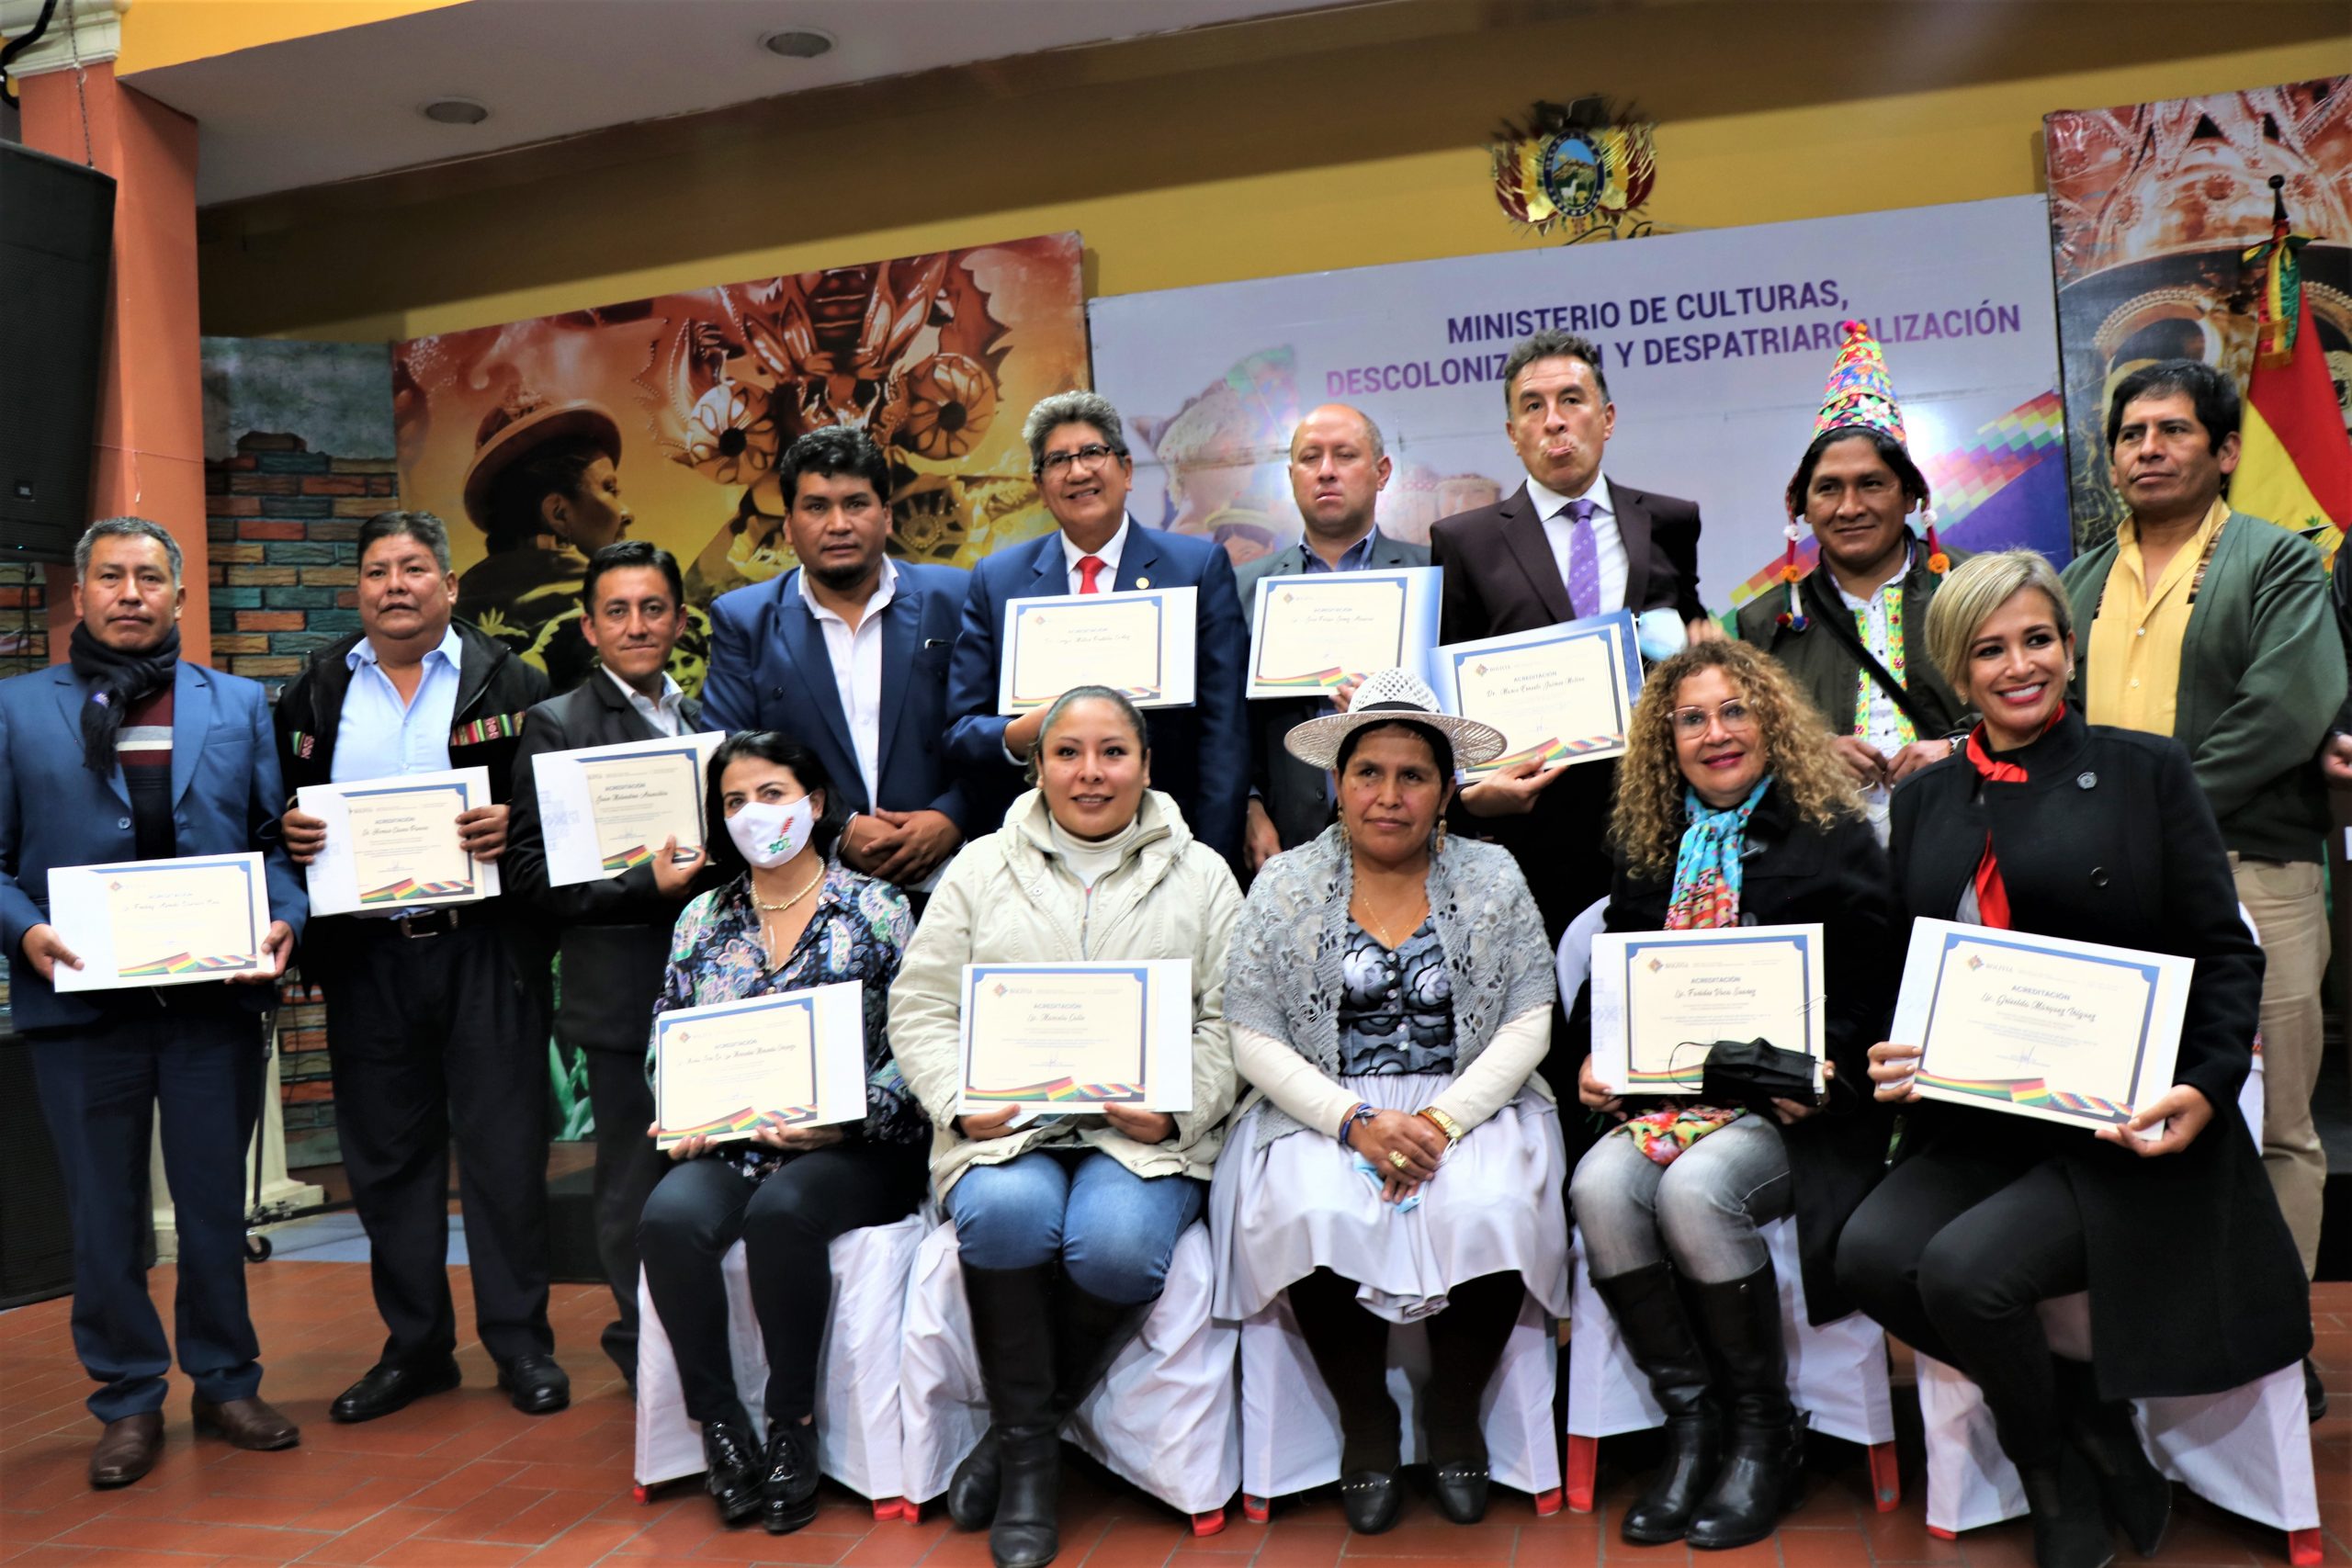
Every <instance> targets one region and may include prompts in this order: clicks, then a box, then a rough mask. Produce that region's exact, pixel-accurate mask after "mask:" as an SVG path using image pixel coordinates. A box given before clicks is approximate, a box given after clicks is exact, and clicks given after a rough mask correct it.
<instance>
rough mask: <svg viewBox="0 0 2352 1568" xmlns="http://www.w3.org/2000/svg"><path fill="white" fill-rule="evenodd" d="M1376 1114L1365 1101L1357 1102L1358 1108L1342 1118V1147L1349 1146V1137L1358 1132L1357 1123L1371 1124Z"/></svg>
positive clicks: (1340, 1137)
mask: <svg viewBox="0 0 2352 1568" xmlns="http://www.w3.org/2000/svg"><path fill="white" fill-rule="evenodd" d="M1375 1114H1377V1113H1376V1112H1375V1111H1374V1110H1373V1109H1372V1107H1371V1106H1369V1105H1366V1104H1365V1103H1364V1102H1363V1100H1358V1101H1356V1108H1355V1109H1354V1110H1353V1111H1349V1112H1348V1113H1347V1114H1346V1115H1345V1116H1342V1117H1341V1118H1340V1132H1339V1139H1340V1147H1342V1148H1345V1147H1347V1146H1348V1137H1349V1135H1350V1134H1352V1133H1353V1132H1354V1131H1355V1130H1356V1123H1357V1122H1369V1121H1371V1120H1372V1119H1373V1117H1374V1115H1375Z"/></svg>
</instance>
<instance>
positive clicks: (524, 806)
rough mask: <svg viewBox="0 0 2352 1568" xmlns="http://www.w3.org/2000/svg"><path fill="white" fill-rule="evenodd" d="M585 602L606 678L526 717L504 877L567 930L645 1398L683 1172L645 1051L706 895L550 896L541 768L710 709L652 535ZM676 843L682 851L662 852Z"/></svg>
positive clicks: (616, 1271)
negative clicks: (655, 1260)
mask: <svg viewBox="0 0 2352 1568" xmlns="http://www.w3.org/2000/svg"><path fill="white" fill-rule="evenodd" d="M580 600H581V617H580V635H581V636H582V637H584V638H585V639H586V640H587V644H588V647H589V648H590V649H593V650H594V653H595V655H596V662H597V669H596V670H594V671H590V672H589V675H588V678H587V679H586V680H585V681H583V682H581V683H580V684H579V685H577V686H574V687H573V688H572V689H571V691H569V692H566V693H565V694H563V695H561V696H560V697H549V698H548V700H547V701H546V702H543V703H541V704H539V705H537V706H536V707H534V708H532V709H531V711H530V712H529V713H528V714H526V715H525V716H524V719H523V739H522V744H521V745H520V746H519V747H518V748H517V749H516V750H515V791H514V799H513V809H512V811H511V812H510V813H509V815H508V818H507V827H506V870H505V873H504V875H505V877H506V879H507V882H506V892H507V895H508V896H509V897H516V898H524V899H527V900H529V901H530V902H531V903H532V904H534V905H536V906H537V908H539V909H541V910H543V911H545V912H546V913H547V914H548V915H549V916H551V917H552V918H553V919H555V920H556V921H557V922H559V923H560V926H561V928H562V933H561V935H560V938H559V939H558V946H557V952H558V953H560V956H561V962H562V969H561V971H560V976H559V980H558V990H557V1001H556V1012H555V1033H556V1038H557V1039H558V1040H560V1041H561V1042H562V1043H564V1044H566V1045H568V1046H571V1048H573V1049H575V1050H577V1051H578V1052H579V1053H580V1055H581V1059H582V1061H583V1062H585V1063H586V1064H587V1066H588V1100H589V1104H590V1105H591V1107H592V1108H593V1109H594V1112H595V1118H596V1170H595V1178H594V1195H595V1196H594V1202H595V1211H596V1254H597V1258H598V1259H599V1260H600V1261H601V1262H602V1263H603V1264H604V1266H605V1280H606V1281H607V1282H608V1283H609V1284H610V1285H611V1286H612V1289H613V1302H614V1304H615V1305H616V1306H617V1307H618V1308H619V1310H620V1316H619V1318H618V1319H617V1320H616V1321H615V1322H614V1323H612V1324H610V1325H607V1326H606V1327H605V1336H604V1344H605V1354H606V1355H608V1356H610V1357H611V1358H612V1359H613V1362H614V1364H615V1365H616V1366H617V1367H619V1368H620V1370H621V1376H623V1377H624V1378H627V1379H628V1382H629V1386H630V1387H632V1388H634V1387H635V1386H636V1385H637V1221H638V1216H639V1214H640V1213H643V1212H644V1209H645V1200H646V1198H647V1196H648V1195H649V1194H650V1193H651V1192H652V1190H653V1184H654V1183H655V1182H656V1181H659V1180H660V1179H662V1170H663V1169H664V1168H666V1167H667V1165H668V1163H669V1162H668V1161H667V1160H665V1159H663V1158H662V1156H661V1154H660V1153H659V1152H658V1151H657V1150H656V1149H655V1148H654V1146H653V1141H652V1140H651V1139H650V1138H648V1137H647V1136H646V1135H645V1129H646V1128H647V1126H649V1125H650V1123H651V1122H652V1121H653V1090H652V1088H651V1086H650V1085H649V1084H648V1083H647V1082H646V1081H645V1041H646V1033H647V1031H648V1030H649V1029H650V1027H651V1022H652V1018H653V998H655V997H656V996H658V995H660V993H661V990H662V973H663V970H664V968H665V966H666V965H667V964H668V962H669V957H670V927H671V925H672V924H673V922H674V921H675V920H676V919H677V915H678V909H679V907H680V906H681V905H682V904H684V901H685V899H686V897H687V896H688V895H689V894H690V893H691V892H693V891H694V886H693V885H692V884H690V883H688V882H685V881H684V880H681V881H680V883H679V885H678V886H677V887H676V888H675V890H674V891H671V892H665V891H664V890H663V889H662V887H661V886H659V885H658V884H657V882H656V880H655V876H654V864H653V863H652V862H651V861H648V862H646V863H644V864H642V865H634V866H631V867H629V868H628V870H626V871H623V872H620V873H618V874H616V875H613V876H609V877H606V878H605V879H604V880H603V881H600V882H574V883H567V884H565V885H564V886H560V887H558V886H550V885H549V883H548V854H547V840H546V836H545V833H544V830H543V829H542V828H541V826H540V821H539V787H538V775H537V769H536V762H537V759H538V758H540V757H543V756H545V755H547V754H548V752H551V751H572V750H579V749H580V748H582V747H585V746H616V745H620V744H622V743H623V742H626V741H632V740H657V739H663V738H665V737H675V736H681V735H691V734H693V733H694V732H695V730H697V729H699V728H702V710H701V707H700V706H699V705H697V704H696V703H695V700H694V699H693V698H692V697H689V696H687V695H685V694H684V693H683V692H681V691H680V690H679V689H678V683H677V682H675V681H673V680H672V679H671V678H670V677H669V676H668V675H667V674H665V673H663V666H664V665H666V664H667V663H668V662H669V659H670V650H671V649H672V648H673V647H674V646H676V644H677V640H678V633H679V632H680V630H681V629H683V628H684V625H685V620H684V602H685V587H684V583H683V581H681V580H680V575H679V571H678V561H677V558H676V557H674V556H673V555H672V554H671V553H670V552H669V551H667V550H665V549H662V547H660V546H658V545H650V544H647V543H646V542H645V541H643V540H641V539H624V540H621V541H619V542H617V543H615V544H610V545H606V546H605V547H603V548H602V549H599V550H598V551H597V552H596V553H595V554H594V555H593V556H591V557H589V558H588V567H587V571H586V573H585V575H584V576H583V577H582V580H581V588H580ZM675 847H676V845H675V843H674V841H673V842H672V843H670V844H665V845H663V846H662V849H661V851H660V852H659V853H662V854H667V853H668V852H671V851H672V850H674V849H675Z"/></svg>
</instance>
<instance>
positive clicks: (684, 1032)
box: [653, 980, 865, 1149]
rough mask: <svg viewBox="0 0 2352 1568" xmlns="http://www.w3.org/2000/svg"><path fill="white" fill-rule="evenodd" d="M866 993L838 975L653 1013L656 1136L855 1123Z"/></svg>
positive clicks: (670, 1139)
mask: <svg viewBox="0 0 2352 1568" xmlns="http://www.w3.org/2000/svg"><path fill="white" fill-rule="evenodd" d="M653 1106H654V1120H655V1125H656V1126H657V1128H658V1129H659V1131H658V1132H656V1133H655V1134H654V1143H655V1144H656V1145H658V1146H660V1147H662V1148H665V1149H666V1148H669V1147H671V1146H672V1145H675V1144H679V1143H682V1142H684V1140H686V1139H687V1138H691V1137H696V1136H700V1137H706V1138H709V1139H711V1140H712V1141H713V1142H715V1143H725V1142H728V1141H729V1140H731V1139H738V1138H748V1137H750V1136H751V1135H752V1134H754V1133H756V1132H758V1131H759V1130H760V1129H761V1128H763V1127H809V1126H818V1125H821V1124H823V1123H826V1122H855V1121H859V1120H862V1119H863V1118H864V1117H865V987H864V986H863V985H861V984H860V983H859V982H857V981H855V980H844V981H842V982H840V983H839V984H836V985H831V986H812V987H807V988H806V989H803V990H797V991H778V992H776V993H775V994H774V995H773V996H765V997H751V998H745V999H744V1000H742V1001H736V1002H714V1003H712V1004H710V1005H709V1006H707V1007H694V1008H679V1009H676V1010H673V1011H670V1012H665V1013H662V1014H661V1015H660V1016H659V1017H657V1018H655V1019H654V1021H653Z"/></svg>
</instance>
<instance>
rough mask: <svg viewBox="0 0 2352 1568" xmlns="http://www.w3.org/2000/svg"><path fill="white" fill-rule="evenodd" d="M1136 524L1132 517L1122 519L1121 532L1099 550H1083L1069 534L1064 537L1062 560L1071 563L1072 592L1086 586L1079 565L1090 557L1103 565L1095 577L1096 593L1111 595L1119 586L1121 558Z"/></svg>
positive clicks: (1120, 522) (1105, 542) (1070, 585)
mask: <svg viewBox="0 0 2352 1568" xmlns="http://www.w3.org/2000/svg"><path fill="white" fill-rule="evenodd" d="M1134 523H1135V519H1134V518H1132V517H1122V518H1120V519H1119V531H1118V532H1117V533H1115V534H1114V535H1112V536H1110V538H1108V539H1107V540H1105V541H1103V547H1102V548H1101V549H1099V550H1081V549H1080V548H1079V547H1077V546H1076V545H1074V544H1072V543H1070V538H1069V535H1068V534H1064V535H1063V536H1062V559H1064V560H1065V561H1068V562H1069V592H1072V593H1076V592H1080V591H1081V590H1083V589H1084V587H1085V586H1086V573H1084V572H1082V571H1080V570H1078V563H1079V562H1080V561H1081V560H1083V559H1085V558H1087V557H1088V556H1092V557H1094V558H1096V559H1097V560H1099V561H1101V562H1102V563H1103V570H1101V571H1099V572H1097V573H1096V574H1095V577H1094V592H1097V593H1109V592H1113V591H1114V590H1115V589H1116V588H1117V587H1118V586H1119V557H1120V555H1121V554H1122V553H1123V552H1124V551H1125V549H1126V547H1127V529H1128V528H1129V527H1131V526H1132V525H1134Z"/></svg>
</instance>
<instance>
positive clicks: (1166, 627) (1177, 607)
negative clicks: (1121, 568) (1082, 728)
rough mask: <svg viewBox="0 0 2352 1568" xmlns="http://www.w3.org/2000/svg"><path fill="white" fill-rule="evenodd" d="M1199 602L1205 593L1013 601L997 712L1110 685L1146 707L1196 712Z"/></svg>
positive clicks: (1164, 591)
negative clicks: (1078, 688) (1195, 646)
mask: <svg viewBox="0 0 2352 1568" xmlns="http://www.w3.org/2000/svg"><path fill="white" fill-rule="evenodd" d="M1199 602H1200V590H1199V589H1197V588H1151V589H1131V590H1125V591H1123V592H1116V593H1057V594H1053V595H1050V596H1047V597H1045V598H1038V599H1008V600H1006V601H1005V602H1004V656H1003V658H1002V659H1001V660H999V661H998V670H997V693H996V699H997V700H996V707H997V712H999V713H1001V714H1024V713H1027V712H1029V711H1030V710H1031V709H1033V708H1041V707H1044V706H1046V705H1047V704H1049V703H1051V702H1052V701H1053V700H1054V699H1055V698H1056V697H1058V696H1060V695H1061V694H1063V693H1064V692H1067V691H1069V689H1070V688H1071V687H1072V686H1108V687H1110V688H1111V689H1112V690H1113V691H1114V692H1123V693H1125V694H1126V696H1127V699H1128V701H1130V702H1132V703H1134V704H1135V705H1136V706H1137V707H1141V708H1165V707H1190V706H1191V705H1192V703H1193V629H1194V624H1195V622H1194V617H1195V615H1196V613H1197V608H1198V605H1199Z"/></svg>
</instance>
